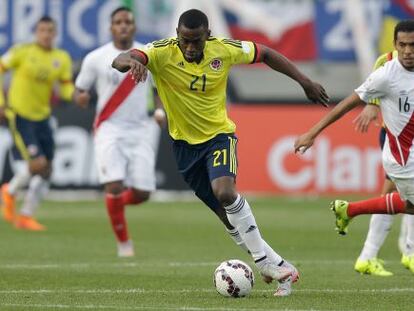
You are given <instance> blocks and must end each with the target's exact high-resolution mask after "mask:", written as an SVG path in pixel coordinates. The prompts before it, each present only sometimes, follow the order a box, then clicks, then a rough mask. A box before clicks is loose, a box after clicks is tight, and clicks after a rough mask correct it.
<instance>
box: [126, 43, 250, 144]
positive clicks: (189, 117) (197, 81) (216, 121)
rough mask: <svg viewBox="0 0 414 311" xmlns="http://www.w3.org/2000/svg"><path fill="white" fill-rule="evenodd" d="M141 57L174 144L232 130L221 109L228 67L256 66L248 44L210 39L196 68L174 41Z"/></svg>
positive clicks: (151, 46) (200, 140) (150, 47)
mask: <svg viewBox="0 0 414 311" xmlns="http://www.w3.org/2000/svg"><path fill="white" fill-rule="evenodd" d="M132 52H133V51H132ZM136 52H138V53H140V52H141V51H136ZM142 52H143V53H144V54H145V56H146V64H145V65H146V66H147V68H148V69H149V70H150V71H151V73H152V75H153V78H154V81H155V84H156V87H157V90H158V94H159V96H160V98H161V100H162V102H163V104H164V109H165V111H166V113H167V118H168V129H169V134H170V136H171V137H172V138H173V139H175V140H184V141H186V142H187V143H189V144H199V143H203V142H206V141H208V140H210V139H212V138H213V137H215V136H217V135H218V134H221V133H234V132H235V131H236V126H235V124H234V122H233V121H231V120H230V119H229V117H228V115H227V110H226V87H227V79H228V75H229V71H230V68H231V67H232V66H233V65H237V64H248V63H253V62H254V61H255V59H256V56H257V47H256V45H255V44H254V43H253V42H250V41H238V40H232V39H225V38H215V37H210V38H209V39H208V40H207V41H206V44H205V47H204V51H203V57H202V59H201V61H200V62H199V63H196V62H187V61H186V60H185V58H184V56H183V53H182V52H181V50H180V48H179V46H178V39H177V38H170V39H165V40H160V41H155V42H152V43H150V44H148V45H147V46H146V48H145V49H143V51H142Z"/></svg>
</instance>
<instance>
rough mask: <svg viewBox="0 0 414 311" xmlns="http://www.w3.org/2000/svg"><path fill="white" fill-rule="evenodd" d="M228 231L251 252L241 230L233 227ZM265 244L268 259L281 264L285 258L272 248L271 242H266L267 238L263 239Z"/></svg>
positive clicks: (243, 247) (244, 248)
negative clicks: (240, 232)
mask: <svg viewBox="0 0 414 311" xmlns="http://www.w3.org/2000/svg"><path fill="white" fill-rule="evenodd" d="M226 230H227V232H228V233H229V235H230V237H231V238H232V239H233V241H234V242H235V243H236V244H237V245H238V246H240V247H241V248H242V249H243V250H244V251H246V252H248V253H250V251H249V250H248V248H247V246H246V244H245V243H244V242H243V240H242V238H241V236H240V234H239V232H238V231H237V229H233V230H229V229H227V228H226ZM262 240H263V239H262ZM263 245H264V250H265V253H266V257H267V259H268V260H270V261H272V262H276V263H277V264H279V263H280V262H282V261H283V258H282V257H281V256H280V255H279V254H278V253H276V252H275V251H274V250H273V248H271V247H270V246H269V244H267V243H266V241H265V240H263Z"/></svg>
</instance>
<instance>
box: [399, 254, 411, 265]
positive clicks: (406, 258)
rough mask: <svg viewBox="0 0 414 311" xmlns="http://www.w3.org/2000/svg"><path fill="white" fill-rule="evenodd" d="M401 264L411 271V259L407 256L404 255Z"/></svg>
mask: <svg viewBox="0 0 414 311" xmlns="http://www.w3.org/2000/svg"><path fill="white" fill-rule="evenodd" d="M401 264H402V265H403V266H404V268H406V269H410V257H409V256H407V255H404V254H402V256H401Z"/></svg>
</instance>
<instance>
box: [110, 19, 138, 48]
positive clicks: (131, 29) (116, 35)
mask: <svg viewBox="0 0 414 311" xmlns="http://www.w3.org/2000/svg"><path fill="white" fill-rule="evenodd" d="M111 33H112V38H113V40H114V41H115V42H118V43H120V44H122V45H128V44H131V43H132V41H133V39H134V35H135V20H134V16H133V15H132V13H131V12H128V11H120V12H118V13H116V14H115V15H114V17H113V18H112V21H111Z"/></svg>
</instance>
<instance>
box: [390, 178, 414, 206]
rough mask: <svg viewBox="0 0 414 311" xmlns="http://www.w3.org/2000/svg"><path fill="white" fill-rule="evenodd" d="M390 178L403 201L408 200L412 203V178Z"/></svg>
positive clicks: (413, 187)
mask: <svg viewBox="0 0 414 311" xmlns="http://www.w3.org/2000/svg"><path fill="white" fill-rule="evenodd" d="M390 178H391V180H392V181H393V182H394V183H395V186H396V187H397V189H398V193H399V194H400V197H401V199H403V200H404V201H410V202H411V203H413V204H414V179H412V178H393V177H390Z"/></svg>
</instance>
